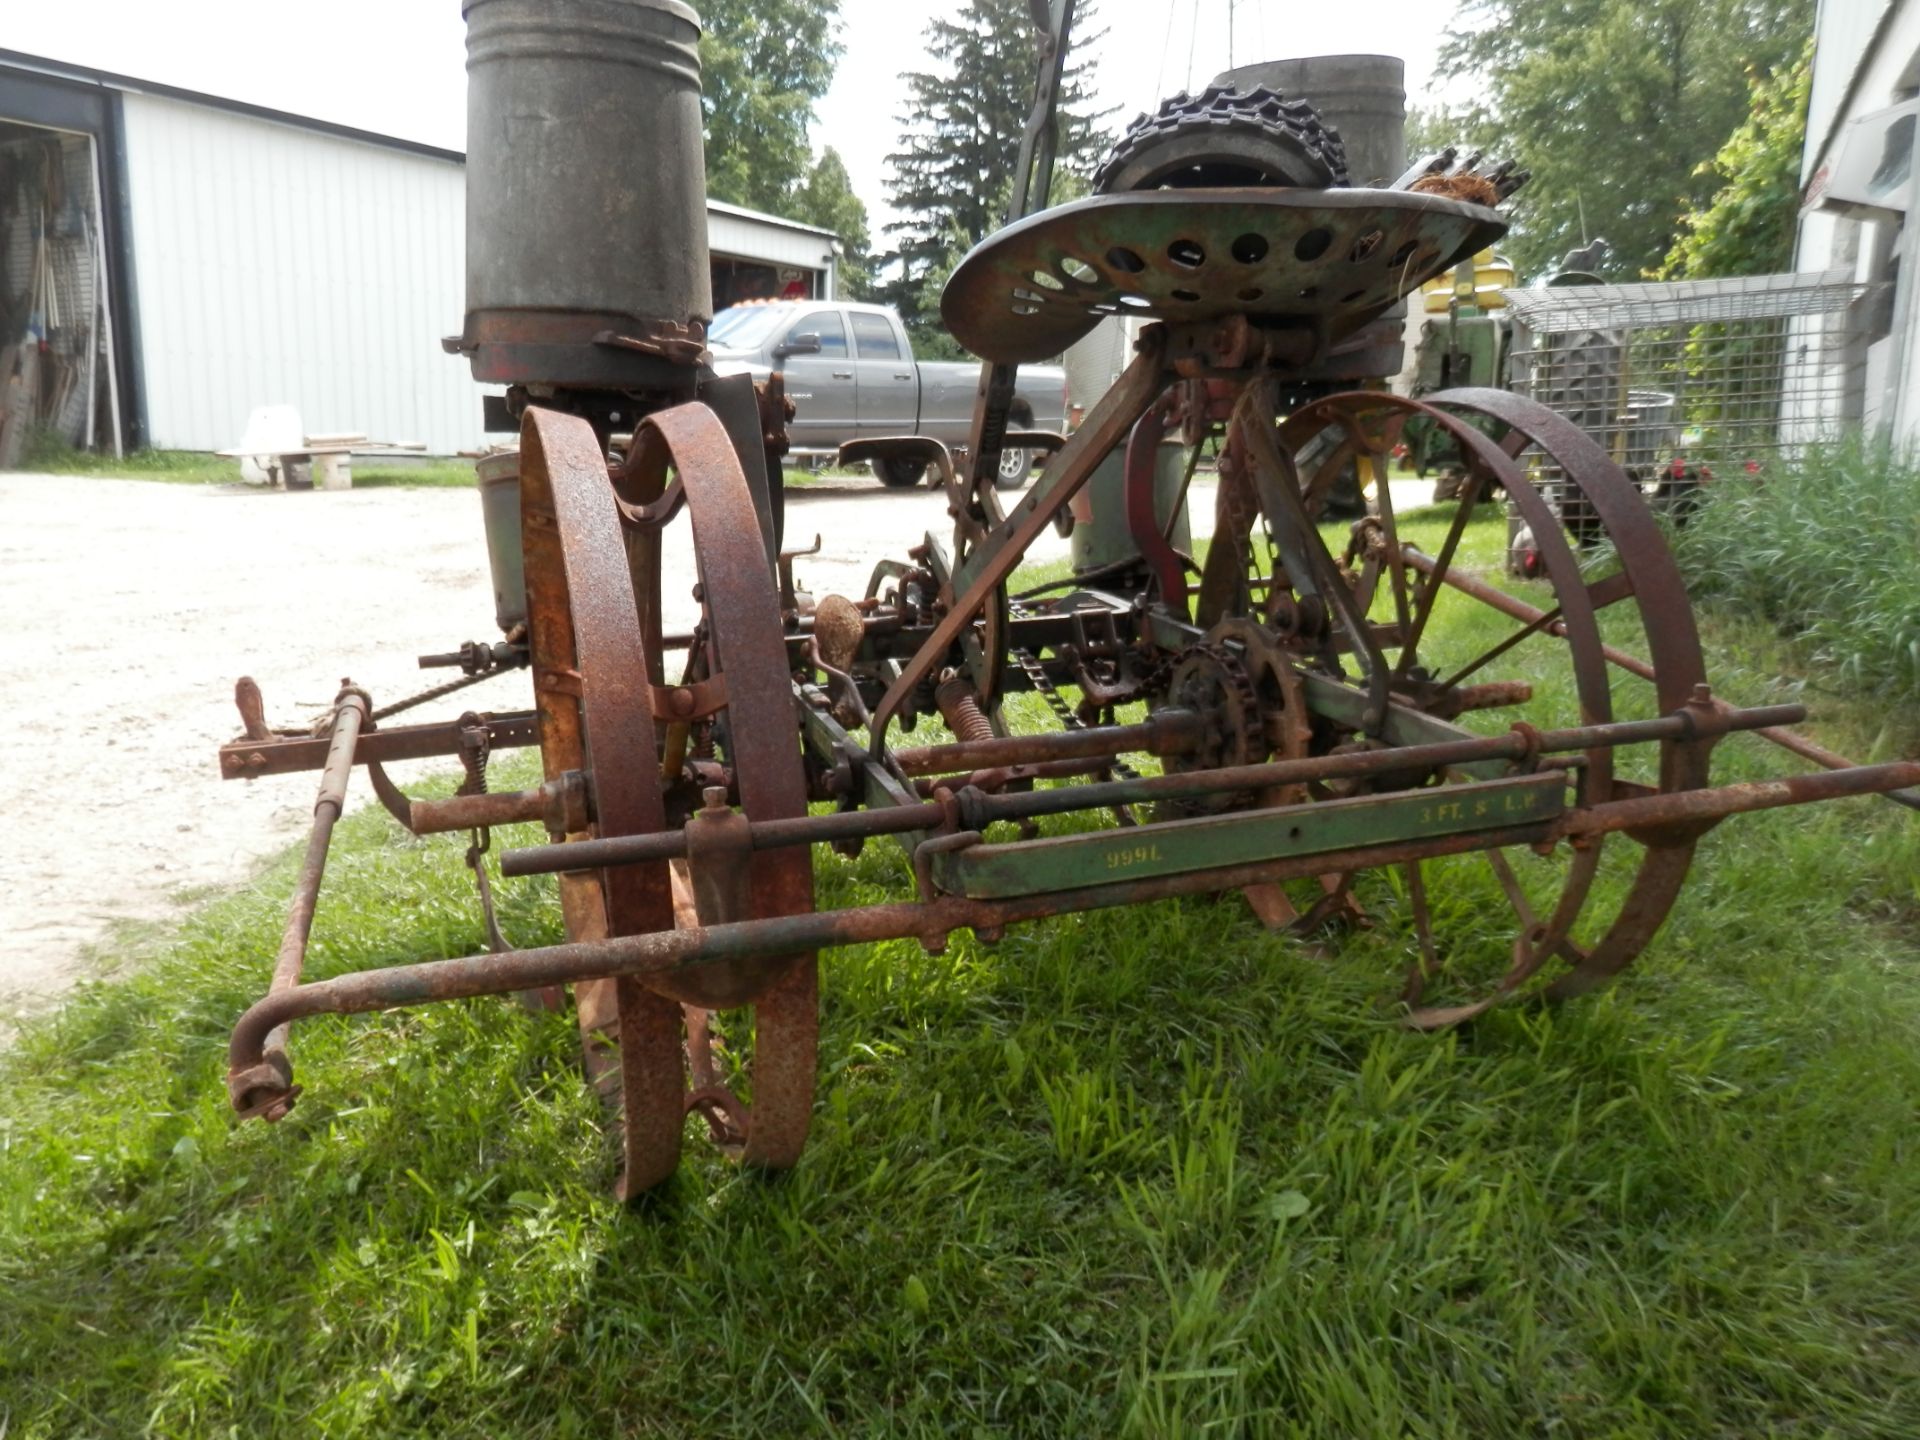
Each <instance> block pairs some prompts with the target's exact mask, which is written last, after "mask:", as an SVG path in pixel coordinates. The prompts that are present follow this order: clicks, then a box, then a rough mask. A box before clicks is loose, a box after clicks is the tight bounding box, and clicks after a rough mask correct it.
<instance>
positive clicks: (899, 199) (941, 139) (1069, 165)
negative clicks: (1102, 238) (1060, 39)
mask: <svg viewBox="0 0 1920 1440" xmlns="http://www.w3.org/2000/svg"><path fill="white" fill-rule="evenodd" d="M1074 31H1075V37H1076V38H1075V44H1074V49H1075V51H1076V52H1077V53H1078V54H1080V55H1081V56H1083V57H1084V56H1085V55H1086V54H1087V48H1086V47H1088V46H1090V45H1091V44H1092V42H1093V41H1094V40H1096V39H1097V38H1098V34H1097V32H1095V30H1094V29H1093V7H1092V6H1091V5H1090V4H1085V3H1083V4H1082V5H1081V6H1080V7H1079V9H1078V13H1077V15H1076V18H1075V24H1074ZM926 36H927V49H928V52H929V53H930V55H931V56H932V59H933V65H934V68H933V69H931V70H926V71H914V72H912V73H910V74H909V75H908V76H907V93H908V97H909V98H908V113H907V114H906V115H903V116H900V117H898V118H899V121H900V124H901V125H902V127H903V133H902V136H901V148H900V149H899V150H898V151H897V152H895V153H894V154H892V155H889V156H888V157H887V163H888V166H889V168H890V170H891V172H892V173H891V174H890V175H889V177H888V180H887V192H888V194H889V195H890V196H891V198H892V200H893V204H894V206H895V208H896V209H898V210H899V211H900V212H901V214H902V215H903V216H905V217H906V218H905V219H903V220H899V221H896V222H894V223H892V224H890V225H888V226H887V232H888V234H889V235H892V236H894V237H896V241H897V245H898V249H897V251H896V252H895V255H894V256H890V257H889V259H897V260H898V262H899V264H900V267H901V273H900V277H899V279H898V280H897V281H896V282H895V283H894V284H893V285H891V286H890V287H889V289H888V294H889V296H890V297H891V298H892V299H893V300H894V301H895V303H896V304H898V305H899V306H900V309H901V311H902V313H903V314H906V315H908V316H909V318H910V319H911V318H913V317H916V316H917V315H918V314H919V312H920V309H921V306H922V294H923V290H924V288H925V281H926V278H927V275H928V273H929V272H930V271H933V270H936V269H939V268H942V267H945V268H951V262H952V260H953V259H954V258H957V257H956V256H955V254H954V253H953V252H954V248H955V246H956V245H957V246H959V248H960V251H962V252H964V250H965V248H966V247H967V246H970V245H973V244H975V243H976V242H978V241H979V240H980V239H982V238H983V237H984V236H985V235H987V234H988V232H990V231H991V230H993V229H994V228H996V227H997V226H998V225H999V224H1000V222H1001V220H1002V219H1003V218H1004V216H1005V212H1006V200H1007V196H1008V195H1009V193H1011V189H1012V183H1013V172H1014V166H1015V164H1016V162H1017V161H1018V159H1019V155H1020V137H1021V132H1022V131H1023V130H1024V129H1025V128H1026V123H1027V114H1028V111H1029V110H1030V109H1031V108H1032V102H1033V82H1034V75H1035V73H1036V70H1037V66H1038V62H1039V54H1038V48H1037V45H1036V42H1035V37H1034V32H1033V22H1032V19H1031V9H1030V7H1029V5H1028V0H967V3H966V4H965V5H964V6H963V7H961V8H960V10H959V11H958V13H957V14H955V15H953V16H951V17H944V16H943V17H938V18H936V19H934V20H932V21H931V22H929V24H928V26H927V31H926ZM1086 64H1087V62H1086V61H1085V59H1084V58H1083V59H1082V60H1080V61H1079V62H1078V63H1073V62H1070V63H1069V66H1068V70H1067V75H1066V82H1065V84H1064V85H1063V87H1062V91H1061V96H1060V107H1059V136H1058V152H1057V156H1058V158H1057V166H1058V168H1057V170H1056V173H1055V181H1054V186H1055V193H1056V195H1058V194H1059V193H1060V192H1061V190H1062V188H1063V185H1065V184H1066V183H1067V182H1068V176H1069V175H1070V174H1071V173H1072V172H1075V171H1079V172H1082V173H1084V172H1086V171H1088V170H1090V169H1091V168H1092V165H1093V163H1094V161H1095V160H1096V159H1097V158H1098V155H1099V153H1100V152H1101V151H1102V150H1103V149H1104V148H1105V145H1106V142H1107V138H1108V137H1107V136H1106V135H1105V134H1104V132H1103V131H1102V130H1101V129H1100V124H1101V121H1102V120H1103V119H1104V118H1105V114H1104V112H1100V113H1096V112H1094V111H1093V110H1092V108H1091V100H1090V92H1089V89H1088V87H1087V83H1086Z"/></svg>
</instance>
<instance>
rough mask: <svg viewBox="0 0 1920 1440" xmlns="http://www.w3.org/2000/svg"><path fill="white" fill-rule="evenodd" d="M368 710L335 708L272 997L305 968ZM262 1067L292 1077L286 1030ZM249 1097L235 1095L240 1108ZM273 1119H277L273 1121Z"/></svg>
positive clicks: (358, 705) (352, 703)
mask: <svg viewBox="0 0 1920 1440" xmlns="http://www.w3.org/2000/svg"><path fill="white" fill-rule="evenodd" d="M368 709H369V704H368V700H367V694H366V692H365V691H364V690H359V689H355V688H353V687H351V686H348V687H346V688H343V689H342V690H341V691H340V693H339V695H338V696H336V697H335V698H334V702H333V724H332V725H331V727H330V728H329V737H328V743H327V763H326V765H325V767H324V768H323V769H322V770H321V772H320V791H319V794H318V795H316V796H315V798H314V802H313V827H312V829H310V830H309V831H308V832H307V853H306V857H305V858H304V859H303V860H302V861H301V863H300V878H299V880H297V881H296V882H295V883H294V887H293V901H292V903H291V904H290V905H289V906H288V907H287V923H286V926H285V928H284V929H283V930H282V931H281V934H280V950H279V953H278V954H277V955H276V956H275V957H274V962H273V980H272V982H271V983H270V984H269V985H268V986H267V994H268V995H278V994H282V993H284V992H286V991H290V990H293V989H295V988H297V987H298V986H299V984H300V972H301V971H302V970H303V969H305V968H306V962H307V940H308V937H309V936H311V935H312V933H313V912H314V908H315V904H316V902H317V900H318V899H319V895H320V881H321V880H322V878H323V877H324V876H325V875H326V871H327V850H328V848H329V847H330V846H331V845H332V843H333V827H334V825H335V823H336V822H337V821H338V820H339V819H340V812H341V811H342V810H343V809H345V808H346V800H347V778H348V777H349V776H350V775H352V774H353V751H354V746H355V745H356V744H357V743H358V741H359V739H360V727H361V726H362V725H363V724H365V723H366V719H367V713H368ZM261 1063H263V1064H265V1065H267V1066H269V1067H270V1068H271V1069H273V1070H275V1071H277V1072H279V1073H280V1074H281V1075H291V1074H292V1073H293V1061H292V1060H291V1059H290V1058H289V1057H288V1055H287V1027H286V1025H285V1024H280V1025H277V1026H275V1027H274V1028H273V1029H272V1030H271V1031H269V1032H268V1034H267V1037H266V1040H265V1043H264V1044H263V1046H262V1060H261ZM246 1098H247V1097H246V1096H245V1095H244V1094H243V1093H242V1092H240V1091H235V1092H234V1093H233V1101H234V1104H235V1106H236V1107H239V1106H240V1105H241V1104H242V1103H243V1102H244V1101H245V1100H246ZM269 1118H278V1117H277V1116H270V1117H269Z"/></svg>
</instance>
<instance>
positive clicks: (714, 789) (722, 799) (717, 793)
mask: <svg viewBox="0 0 1920 1440" xmlns="http://www.w3.org/2000/svg"><path fill="white" fill-rule="evenodd" d="M700 798H701V799H702V800H704V801H706V808H707V809H709V810H725V809H726V808H727V787H726V786H724V785H709V786H707V787H706V788H705V789H704V790H702V791H701V792H700Z"/></svg>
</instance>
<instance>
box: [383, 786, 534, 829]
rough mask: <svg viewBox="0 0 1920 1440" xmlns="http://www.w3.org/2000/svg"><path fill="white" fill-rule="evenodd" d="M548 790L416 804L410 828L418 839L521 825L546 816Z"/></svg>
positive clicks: (517, 791) (455, 798) (467, 796)
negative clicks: (453, 831) (427, 836)
mask: <svg viewBox="0 0 1920 1440" xmlns="http://www.w3.org/2000/svg"><path fill="white" fill-rule="evenodd" d="M547 800H548V795H547V791H546V789H545V787H543V786H536V787H535V788H533V789H531V790H501V791H497V792H496V791H490V792H488V793H487V794H484V795H452V796H449V797H448V798H447V799H445V800H415V801H414V802H413V803H412V804H411V805H410V806H409V807H408V814H409V815H410V816H411V819H410V821H409V823H408V825H407V828H408V829H409V830H411V831H412V832H413V833H414V834H416V835H440V834H444V833H446V832H447V831H450V830H482V829H485V828H487V827H488V826H492V825H518V824H521V823H523V822H524V821H528V820H539V819H542V818H544V817H545V815H546V813H547Z"/></svg>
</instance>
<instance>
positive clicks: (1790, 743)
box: [1400, 545, 1920, 810]
mask: <svg viewBox="0 0 1920 1440" xmlns="http://www.w3.org/2000/svg"><path fill="white" fill-rule="evenodd" d="M1400 553H1401V556H1402V557H1403V558H1404V559H1405V560H1406V563H1407V564H1408V565H1410V566H1412V567H1413V568H1414V569H1415V570H1418V571H1419V572H1420V573H1421V574H1422V575H1429V576H1430V575H1434V574H1436V573H1437V574H1438V575H1439V577H1440V579H1441V580H1442V581H1443V582H1444V583H1446V584H1448V585H1451V586H1452V587H1453V588H1454V589H1456V590H1458V591H1460V593H1461V594H1463V595H1470V596H1472V597H1473V598H1474V599H1475V600H1478V601H1479V602H1480V603H1481V604H1483V605H1486V606H1489V607H1491V608H1492V609H1495V610H1498V611H1499V612H1500V613H1501V614H1503V615H1505V616H1508V617H1509V618H1511V619H1514V620H1518V621H1520V622H1521V623H1522V624H1525V625H1539V624H1540V622H1541V621H1542V620H1545V619H1546V618H1547V613H1548V612H1547V611H1545V610H1541V609H1537V608H1536V607H1534V606H1532V605H1529V604H1527V602H1526V601H1524V600H1521V599H1518V598H1516V597H1515V596H1512V595H1509V594H1507V592H1506V591H1504V590H1499V589H1496V588H1494V587H1493V586H1491V585H1488V584H1486V583H1485V582H1484V581H1481V580H1476V579H1474V577H1473V576H1471V575H1463V574H1461V573H1460V572H1458V571H1457V570H1455V569H1453V567H1452V566H1448V567H1447V568H1446V569H1444V570H1442V569H1440V568H1439V564H1438V562H1437V561H1436V560H1434V558H1433V557H1432V556H1431V555H1429V554H1427V553H1426V552H1425V551H1423V550H1420V549H1418V548H1416V547H1415V546H1412V545H1403V546H1401V547H1400ZM1541 628H1542V629H1543V630H1544V631H1545V632H1546V633H1547V634H1549V635H1555V636H1559V637H1561V638H1565V636H1566V633H1567V627H1566V626H1565V624H1563V623H1562V622H1560V621H1558V620H1555V621H1553V622H1552V623H1551V624H1548V625H1545V626H1542V627H1541ZM1600 653H1601V654H1603V655H1604V656H1606V658H1607V660H1608V661H1609V662H1610V663H1611V664H1613V665H1617V666H1618V667H1619V668H1620V669H1622V670H1624V671H1626V672H1627V673H1628V674H1629V675H1637V676H1639V677H1640V678H1641V679H1642V680H1652V679H1653V678H1654V677H1653V666H1651V665H1649V664H1648V663H1647V662H1646V661H1644V660H1642V659H1641V658H1640V657H1639V656H1637V655H1629V654H1627V652H1626V651H1624V650H1616V649H1615V648H1614V647H1613V646H1611V645H1602V646H1601V647H1600ZM1796 723H1797V722H1796ZM1753 733H1754V734H1755V735H1758V736H1759V737H1760V738H1761V739H1762V740H1765V741H1767V742H1768V743H1769V744H1772V745H1778V746H1779V747H1780V748H1781V749H1782V750H1785V751H1787V752H1788V753H1789V754H1793V755H1798V756H1799V757H1800V758H1801V759H1802V760H1811V761H1812V762H1813V763H1814V764H1816V765H1819V766H1823V767H1824V768H1826V769H1828V770H1851V769H1855V768H1857V767H1856V766H1855V765H1854V762H1853V761H1851V760H1849V759H1848V758H1847V757H1846V756H1844V755H1841V754H1839V753H1838V752H1836V751H1833V750H1829V749H1827V747H1826V746H1824V745H1820V744H1817V743H1815V742H1814V741H1812V740H1809V739H1807V737H1806V736H1804V735H1801V734H1799V733H1797V732H1795V731H1793V730H1789V729H1787V728H1786V727H1785V726H1773V725H1770V726H1765V727H1763V728H1761V729H1758V730H1755V731H1754V732H1753ZM1884 793H1885V794H1886V798H1887V799H1889V800H1891V801H1892V802H1893V803H1894V804H1896V805H1904V806H1906V807H1907V809H1909V810H1920V792H1910V791H1904V790H1902V791H1898V792H1892V791H1890V792H1884Z"/></svg>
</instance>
